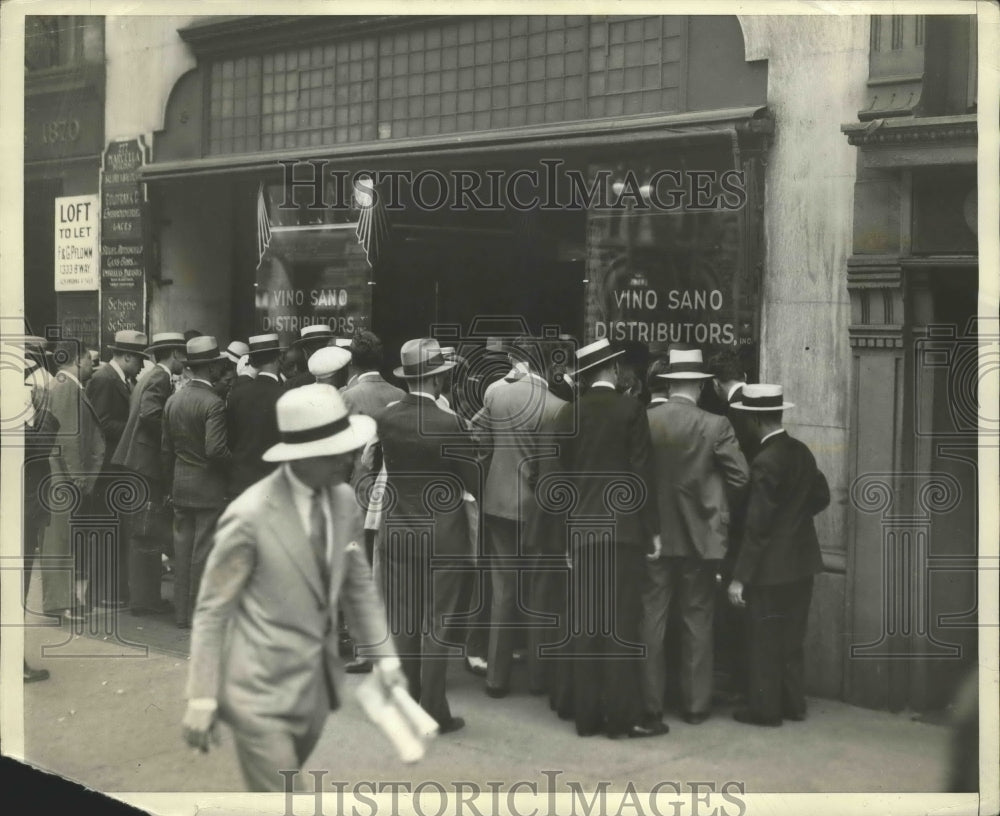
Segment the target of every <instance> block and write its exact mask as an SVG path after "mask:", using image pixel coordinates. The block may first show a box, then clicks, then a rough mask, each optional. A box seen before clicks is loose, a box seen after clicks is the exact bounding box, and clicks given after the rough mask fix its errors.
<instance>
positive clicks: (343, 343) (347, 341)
mask: <svg viewBox="0 0 1000 816" xmlns="http://www.w3.org/2000/svg"><path fill="white" fill-rule="evenodd" d="M352 342H353V341H352V340H351V338H350V337H336V338H334V341H333V344H334V345H335V346H336V347H337V348H345V349H349V348H350V347H351V343H352Z"/></svg>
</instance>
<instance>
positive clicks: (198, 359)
mask: <svg viewBox="0 0 1000 816" xmlns="http://www.w3.org/2000/svg"><path fill="white" fill-rule="evenodd" d="M229 359H230V358H229V357H227V356H226V355H225V354H220V355H219V356H218V357H196V358H195V359H193V360H192V359H191V358H190V357H188V358H187V359H186V360H185V361H184V362H185V364H186V365H189V366H198V365H205V364H206V363H217V362H219V360H229Z"/></svg>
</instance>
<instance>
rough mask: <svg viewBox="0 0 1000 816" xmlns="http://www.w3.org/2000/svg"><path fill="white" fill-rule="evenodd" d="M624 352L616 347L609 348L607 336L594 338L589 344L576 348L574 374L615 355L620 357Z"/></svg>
mask: <svg viewBox="0 0 1000 816" xmlns="http://www.w3.org/2000/svg"><path fill="white" fill-rule="evenodd" d="M624 353H625V349H618V350H617V351H616V350H614V349H613V348H611V343H609V342H608V338H607V337H602V338H601V339H600V340H595V341H594V342H593V343H590V344H589V345H586V346H583V347H582V348H578V349H577V350H576V372H575V373H576V374H579V373H580V372H581V371H586V370H587V369H588V368H593V367H594V366H596V365H600V364H601V363H606V362H607V361H608V360H613V359H614V358H615V357H620V356H621V355H623V354H624Z"/></svg>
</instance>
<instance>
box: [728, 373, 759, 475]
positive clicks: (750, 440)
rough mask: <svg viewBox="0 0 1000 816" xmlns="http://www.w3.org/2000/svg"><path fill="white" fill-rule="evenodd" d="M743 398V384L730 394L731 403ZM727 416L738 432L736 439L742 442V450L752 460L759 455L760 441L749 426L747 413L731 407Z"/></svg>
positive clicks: (734, 429) (748, 459) (749, 460)
mask: <svg viewBox="0 0 1000 816" xmlns="http://www.w3.org/2000/svg"><path fill="white" fill-rule="evenodd" d="M742 399H743V386H742V385H741V386H740V387H739V388H737V389H736V390H735V391H733V393H732V394H730V395H729V404H730V405H732V404H733V403H734V402H739V401H740V400H742ZM726 416H727V417H728V419H729V422H730V424H732V426H733V431H734V432H735V433H736V441H737V442H739V443H740V450H741V451H743V456H744V457H745V458H746V460H747V461H748V462H752V461H753V458H754V456H756V455H757V449H758V448H759V447H760V443H759V442H758V441H757V437H755V436H754V435H753V433H751V432H750V429H749V428H747V423H746V419H747V417H746V413H745V412H743V411H737V410H734V409H732V408H730V409H729V410H727V411H726Z"/></svg>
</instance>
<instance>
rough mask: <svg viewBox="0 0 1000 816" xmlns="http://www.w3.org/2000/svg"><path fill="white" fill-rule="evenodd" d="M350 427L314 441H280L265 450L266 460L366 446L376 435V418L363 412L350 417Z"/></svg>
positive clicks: (333, 454)
mask: <svg viewBox="0 0 1000 816" xmlns="http://www.w3.org/2000/svg"><path fill="white" fill-rule="evenodd" d="M348 422H349V423H350V427H349V428H347V429H346V430H343V431H340V432H339V433H335V434H333V435H332V436H328V437H326V438H324V439H316V440H314V441H312V442H299V443H295V444H292V443H289V442H279V443H278V444H277V445H273V446H272V447H270V448H268V449H267V450H266V451H264V455H263V456H262V457H261V459H263V460H264V461H265V462H291V461H294V460H296V459H313V458H316V457H318V456H337V455H339V454H341V453H350V452H351V451H354V450H357V449H358V448H361V447H364V446H365V445H366V444H368V442H369V441H371V439H372V438H374V436H375V430H376V428H377V426H376V424H375V420H374V419H372V418H371V417H369V416H365V415H363V414H356V415H354V416H351V417H349V418H348Z"/></svg>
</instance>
